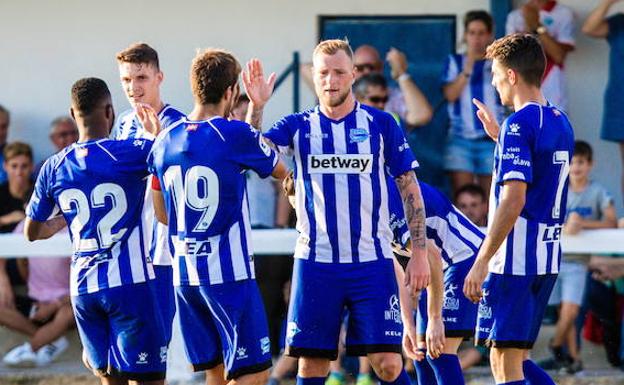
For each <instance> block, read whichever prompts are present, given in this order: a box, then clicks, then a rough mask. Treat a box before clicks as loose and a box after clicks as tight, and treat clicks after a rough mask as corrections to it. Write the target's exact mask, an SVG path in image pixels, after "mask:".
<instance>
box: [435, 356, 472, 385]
mask: <svg viewBox="0 0 624 385" xmlns="http://www.w3.org/2000/svg"><path fill="white" fill-rule="evenodd" d="M427 361H429V364H430V365H431V367H432V368H433V372H434V373H435V376H436V379H437V380H438V385H464V384H465V383H466V382H465V381H464V375H463V373H462V370H461V366H460V365H459V358H457V356H456V355H455V354H442V355H440V357H438V358H436V359H433V358H431V357H427Z"/></svg>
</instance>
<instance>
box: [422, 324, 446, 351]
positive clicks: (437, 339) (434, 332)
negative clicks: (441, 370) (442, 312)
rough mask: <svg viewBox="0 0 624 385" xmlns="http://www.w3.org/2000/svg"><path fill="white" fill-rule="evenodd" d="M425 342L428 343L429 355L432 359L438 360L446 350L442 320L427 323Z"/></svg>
mask: <svg viewBox="0 0 624 385" xmlns="http://www.w3.org/2000/svg"><path fill="white" fill-rule="evenodd" d="M425 341H426V342H427V353H429V355H430V356H431V357H432V358H438V357H440V355H441V354H442V351H443V349H444V341H445V336H444V322H442V318H440V317H436V318H431V317H429V320H428V321H427V331H426V332H425Z"/></svg>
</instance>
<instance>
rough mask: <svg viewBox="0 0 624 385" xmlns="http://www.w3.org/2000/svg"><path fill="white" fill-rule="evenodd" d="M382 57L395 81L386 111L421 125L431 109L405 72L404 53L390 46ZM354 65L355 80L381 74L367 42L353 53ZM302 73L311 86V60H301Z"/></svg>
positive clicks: (378, 59) (378, 58)
mask: <svg viewBox="0 0 624 385" xmlns="http://www.w3.org/2000/svg"><path fill="white" fill-rule="evenodd" d="M386 61H387V62H388V64H390V74H391V76H392V78H393V79H394V80H395V81H396V82H397V84H398V85H399V87H398V88H396V87H389V88H388V90H389V94H388V101H387V105H386V108H385V109H386V112H390V113H393V114H397V115H398V116H399V117H400V118H401V119H402V120H403V121H404V122H405V123H407V127H408V129H413V128H414V127H418V126H424V125H425V124H427V123H429V121H431V118H432V117H433V109H432V108H431V104H429V101H428V100H427V97H426V96H425V95H424V94H423V93H422V91H421V90H420V89H419V88H418V86H417V85H416V83H415V82H414V80H413V79H412V78H411V76H410V75H409V73H407V66H408V63H407V57H406V56H405V54H404V53H403V52H401V51H399V50H398V49H396V48H390V50H389V51H388V53H387V54H386ZM353 62H354V66H355V80H357V79H359V78H360V77H362V76H364V75H367V74H371V73H377V74H383V68H384V62H383V60H381V56H380V55H379V51H377V49H376V48H375V47H373V46H371V45H367V44H365V45H361V46H359V47H358V48H357V49H356V50H355V52H354V53H353ZM302 75H303V76H302V77H303V80H304V81H305V83H306V84H308V86H310V88H312V89H314V84H313V82H312V64H311V63H310V64H304V65H303V68H302Z"/></svg>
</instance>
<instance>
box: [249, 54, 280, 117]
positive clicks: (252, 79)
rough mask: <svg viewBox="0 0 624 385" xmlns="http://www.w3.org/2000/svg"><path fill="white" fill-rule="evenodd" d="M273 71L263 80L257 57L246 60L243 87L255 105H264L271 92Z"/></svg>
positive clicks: (273, 77)
mask: <svg viewBox="0 0 624 385" xmlns="http://www.w3.org/2000/svg"><path fill="white" fill-rule="evenodd" d="M276 78H277V76H276V75H275V72H272V73H271V74H270V75H269V78H268V79H266V80H265V78H264V70H263V69H262V62H261V61H260V60H258V59H251V60H250V61H248V62H247V66H246V69H245V70H243V87H244V88H245V93H246V94H247V96H248V97H249V100H250V101H251V103H253V105H254V106H255V107H264V105H265V104H266V103H267V102H268V101H269V99H270V98H271V95H272V94H273V88H274V87H275V80H276Z"/></svg>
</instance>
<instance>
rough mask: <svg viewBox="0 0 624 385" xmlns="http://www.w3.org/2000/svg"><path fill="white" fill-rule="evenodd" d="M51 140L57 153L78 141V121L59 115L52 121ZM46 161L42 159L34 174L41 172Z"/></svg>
mask: <svg viewBox="0 0 624 385" xmlns="http://www.w3.org/2000/svg"><path fill="white" fill-rule="evenodd" d="M50 141H51V142H52V144H53V145H54V153H57V152H59V151H61V150H62V149H64V148H65V147H67V146H69V145H70V144H72V143H76V142H77V141H78V128H77V127H76V122H75V121H74V119H72V118H71V117H69V116H59V117H58V118H56V119H54V120H53V121H52V123H50ZM44 163H45V160H43V161H41V162H40V163H39V164H37V167H35V172H34V175H35V176H37V175H38V174H39V170H41V167H42V166H43V164H44Z"/></svg>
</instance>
